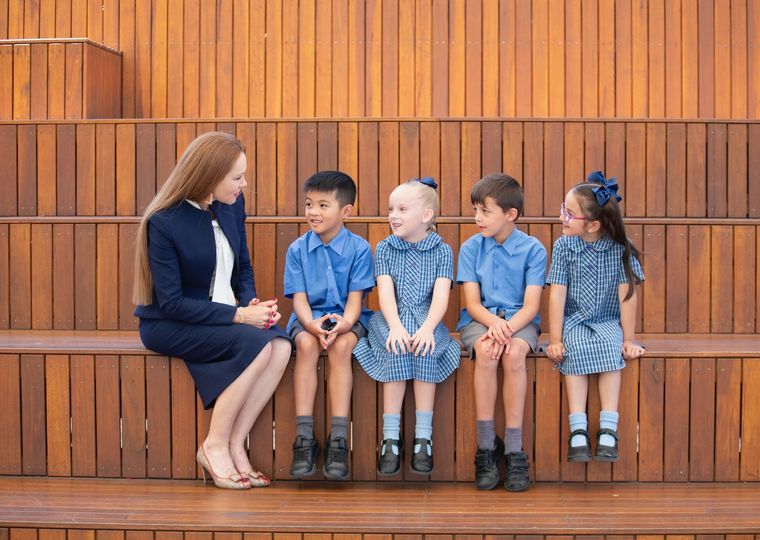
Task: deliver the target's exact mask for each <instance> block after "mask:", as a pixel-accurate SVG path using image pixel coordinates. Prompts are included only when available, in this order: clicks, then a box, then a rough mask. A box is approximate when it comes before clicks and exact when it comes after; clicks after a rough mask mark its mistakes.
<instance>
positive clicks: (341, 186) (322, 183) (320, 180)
mask: <svg viewBox="0 0 760 540" xmlns="http://www.w3.org/2000/svg"><path fill="white" fill-rule="evenodd" d="M303 190H304V192H309V191H317V192H319V193H332V192H334V193H335V198H336V199H338V202H339V203H340V205H341V206H346V205H347V204H354V201H356V184H355V183H354V181H353V179H352V178H351V177H350V176H348V175H347V174H346V173H344V172H340V171H319V172H316V173H314V174H312V175H311V177H310V178H309V179H308V180H307V181H306V182H305V183H304V185H303Z"/></svg>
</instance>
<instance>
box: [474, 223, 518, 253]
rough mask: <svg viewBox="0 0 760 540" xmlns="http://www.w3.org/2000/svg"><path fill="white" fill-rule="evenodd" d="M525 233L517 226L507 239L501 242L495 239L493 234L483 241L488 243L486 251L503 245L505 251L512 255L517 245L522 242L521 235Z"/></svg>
mask: <svg viewBox="0 0 760 540" xmlns="http://www.w3.org/2000/svg"><path fill="white" fill-rule="evenodd" d="M522 234H523V232H522V231H521V230H520V229H518V228H517V227H515V228H514V229H513V230H512V232H511V233H510V234H509V236H507V239H506V240H504V242H502V243H501V244H500V243H499V242H497V241H496V240H494V238H493V236H489V237H488V238H484V239H483V241H484V242H485V245H486V252H489V251H491V250H492V249H493V248H495V247H498V246H501V247H502V248H504V251H506V252H507V253H508V254H510V255H514V252H515V248H516V247H517V244H518V243H519V242H520V237H521V235H522Z"/></svg>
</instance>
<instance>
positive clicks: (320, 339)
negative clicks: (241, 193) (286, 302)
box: [285, 171, 375, 480]
mask: <svg viewBox="0 0 760 540" xmlns="http://www.w3.org/2000/svg"><path fill="white" fill-rule="evenodd" d="M304 191H305V192H306V220H307V222H308V224H309V227H311V230H310V231H309V232H307V233H306V234H304V235H303V236H301V237H299V238H298V239H297V240H296V241H295V242H293V243H292V244H291V245H290V247H289V248H288V253H287V258H286V261H285V296H287V297H289V298H292V299H293V311H294V313H293V314H292V315H291V317H290V320H289V321H288V327H287V331H288V332H289V334H290V336H291V338H292V339H293V341H294V342H295V345H296V364H295V369H294V376H293V377H294V384H293V385H294V390H295V402H296V403H295V405H296V440H295V442H294V444H293V462H292V464H291V467H290V475H291V477H293V478H295V479H301V478H304V477H306V476H309V475H311V474H313V473H314V471H315V459H316V457H317V453H318V452H319V444H318V443H317V441H316V440H315V438H314V417H313V409H314V398H315V396H316V392H317V360H318V358H319V355H320V354H321V352H322V351H323V350H325V351H327V358H328V362H329V364H330V369H329V378H328V381H327V394H328V397H329V399H330V406H331V408H332V418H331V422H330V438H329V441H328V442H327V445H326V448H325V450H326V456H325V466H324V471H323V472H324V475H325V477H326V478H328V479H331V480H346V479H348V477H349V466H348V449H349V444H348V413H349V410H350V406H351V390H352V387H353V373H352V366H351V351H352V350H353V348H354V346H355V345H356V343H357V341H358V339H359V338H360V337H362V336H364V335H366V333H367V331H366V327H367V322H368V321H369V317H370V315H371V314H372V312H371V311H369V310H367V309H366V308H365V307H364V306H363V302H364V296H365V294H366V293H367V292H368V291H370V290H371V289H372V288H373V287H374V286H375V278H374V272H373V266H372V250H371V249H370V246H369V243H368V242H367V241H366V240H365V239H363V238H361V237H359V236H357V235H355V234H353V233H351V232H350V231H349V230H348V229H346V227H345V226H344V224H343V221H344V220H345V219H346V218H347V217H348V216H349V215H351V210H352V209H353V204H354V200H355V199H356V185H355V184H354V181H353V180H352V179H351V177H350V176H348V175H347V174H345V173H342V172H338V171H320V172H318V173H316V174H314V175H313V176H312V177H311V178H309V179H308V180H307V181H306V183H305V184H304Z"/></svg>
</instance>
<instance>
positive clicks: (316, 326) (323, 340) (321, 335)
mask: <svg viewBox="0 0 760 540" xmlns="http://www.w3.org/2000/svg"><path fill="white" fill-rule="evenodd" d="M332 316H333V315H331V314H330V313H326V314H324V315H322V316H321V317H319V318H318V319H314V320H313V321H311V322H309V323H306V324H305V325H304V328H305V329H306V331H307V332H309V333H310V334H311V335H313V336H314V337H316V338H317V339H318V340H319V344H320V345H322V348H323V349H327V347H329V346H330V342H329V341H328V340H327V334H328V333H329V332H328V331H327V330H325V329H324V328H322V323H323V322H325V321H326V320H327V319H329V318H330V317H332Z"/></svg>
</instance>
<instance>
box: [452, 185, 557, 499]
mask: <svg viewBox="0 0 760 540" xmlns="http://www.w3.org/2000/svg"><path fill="white" fill-rule="evenodd" d="M470 200H471V201H472V205H473V208H474V210H475V223H476V224H477V225H478V227H479V229H480V232H479V233H478V234H476V235H475V236H473V237H471V238H469V239H468V240H467V241H466V242H465V243H464V244H462V247H461V249H460V250H459V264H458V268H457V283H461V284H462V288H463V290H464V297H465V306H466V307H465V309H463V310H462V316H461V318H460V320H459V325H458V326H457V330H460V331H461V339H462V342H463V343H464V344H465V346H466V347H467V349H468V351H469V352H470V358H473V357H474V359H475V379H474V385H475V412H476V414H477V433H478V450H477V453H476V455H475V485H476V486H477V487H478V489H492V488H494V487H495V486H496V484H497V483H498V482H499V460H500V459H501V456H502V454H506V461H507V478H506V480H505V481H504V487H505V489H507V490H508V491H524V490H526V489H528V485H529V483H530V479H529V473H528V456H527V454H526V453H525V452H523V449H522V422H523V410H524V408H525V397H526V394H527V386H528V377H527V372H526V368H525V357H526V355H527V354H528V352H529V351H531V350H533V351H535V350H536V347H537V344H538V343H537V342H538V335H539V334H540V332H541V330H540V328H539V323H540V318H539V315H538V310H539V304H540V302H541V292H542V290H543V287H544V284H545V273H546V249H545V248H544V246H543V245H542V244H541V242H539V241H538V240H537V239H536V238H534V237H532V236H528V235H527V234H525V233H524V232H522V231H520V230H518V229H517V228H516V227H515V221H516V220H517V218H518V217H519V216H520V214H521V213H522V209H523V191H522V188H521V187H520V185H519V184H518V183H517V182H516V181H515V179H514V178H512V177H511V176H507V175H505V174H502V173H495V174H489V175H487V176H485V177H483V178H482V179H481V180H480V181H478V183H477V184H475V186H473V188H472V192H471V193H470ZM499 362H501V364H502V366H503V369H504V384H503V388H502V393H503V399H504V419H505V421H506V429H505V437H504V442H502V440H501V439H500V438H499V437H497V436H496V428H495V426H494V409H495V407H496V394H497V378H496V369H497V367H498V365H499ZM504 443H506V444H504Z"/></svg>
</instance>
